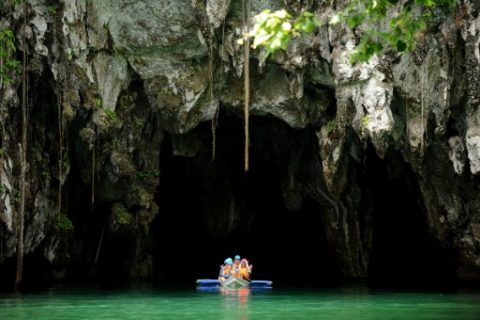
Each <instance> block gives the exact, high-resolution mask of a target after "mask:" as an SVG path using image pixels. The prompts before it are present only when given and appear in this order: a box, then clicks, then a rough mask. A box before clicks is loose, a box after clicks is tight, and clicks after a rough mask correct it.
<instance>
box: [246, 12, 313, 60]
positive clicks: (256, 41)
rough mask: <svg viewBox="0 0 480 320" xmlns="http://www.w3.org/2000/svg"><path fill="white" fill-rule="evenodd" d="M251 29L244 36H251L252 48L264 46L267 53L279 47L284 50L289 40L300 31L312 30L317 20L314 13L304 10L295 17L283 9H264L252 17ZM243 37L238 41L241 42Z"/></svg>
mask: <svg viewBox="0 0 480 320" xmlns="http://www.w3.org/2000/svg"><path fill="white" fill-rule="evenodd" d="M254 23H255V24H254V26H253V28H252V30H250V31H249V32H248V33H246V34H245V36H244V38H253V43H252V48H254V49H255V48H257V47H258V46H263V47H265V50H266V52H267V55H269V54H272V53H274V52H276V51H277V50H279V49H282V50H285V48H286V47H287V45H288V43H289V42H290V40H291V39H292V38H294V37H297V36H299V35H300V33H301V32H312V31H313V30H314V29H315V27H316V26H317V25H319V21H318V20H317V19H316V18H315V16H314V14H313V13H311V12H308V11H304V12H302V13H301V14H300V16H299V17H298V18H296V19H293V18H292V16H291V15H290V14H289V13H288V12H287V11H285V10H278V11H275V12H271V11H270V10H268V9H267V10H264V11H262V13H260V14H258V15H256V16H255V17H254ZM243 41H244V39H240V40H239V42H240V43H241V44H243Z"/></svg>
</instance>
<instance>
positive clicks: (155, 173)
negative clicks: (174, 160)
mask: <svg viewBox="0 0 480 320" xmlns="http://www.w3.org/2000/svg"><path fill="white" fill-rule="evenodd" d="M136 177H137V178H138V179H142V180H143V179H149V178H158V177H160V171H159V170H146V171H138V172H137V173H136Z"/></svg>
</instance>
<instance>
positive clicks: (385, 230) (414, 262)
mask: <svg viewBox="0 0 480 320" xmlns="http://www.w3.org/2000/svg"><path fill="white" fill-rule="evenodd" d="M365 179H366V180H367V181H366V185H364V190H365V191H366V192H368V193H369V194H370V195H371V200H372V202H373V203H372V204H371V207H372V209H373V216H372V230H373V244H372V251H371V257H370V268H369V280H370V283H371V284H372V285H373V286H376V287H396V288H397V287H404V288H418V289H423V288H428V289H443V288H448V287H452V286H454V285H455V283H456V274H455V266H454V263H453V261H454V259H453V257H452V254H451V253H449V252H448V250H447V249H446V248H444V247H442V246H441V244H440V243H439V241H438V240H437V239H436V238H435V237H434V236H433V235H432V234H431V233H430V231H429V227H428V222H427V216H426V209H425V207H424V200H423V198H422V193H421V190H420V187H419V185H418V180H417V177H416V176H415V174H414V172H413V170H412V168H411V167H410V165H409V164H408V163H406V162H405V161H404V159H403V158H402V156H401V154H400V153H399V152H394V151H390V152H387V154H386V155H385V157H384V159H381V158H379V157H378V155H377V154H376V152H375V150H374V148H373V146H371V145H369V147H368V148H367V153H366V172H365Z"/></svg>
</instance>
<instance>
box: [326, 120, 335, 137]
mask: <svg viewBox="0 0 480 320" xmlns="http://www.w3.org/2000/svg"><path fill="white" fill-rule="evenodd" d="M325 127H326V129H325V130H326V132H327V134H330V133H331V132H333V131H334V130H336V129H337V121H336V120H330V121H328V122H327V124H326V125H325Z"/></svg>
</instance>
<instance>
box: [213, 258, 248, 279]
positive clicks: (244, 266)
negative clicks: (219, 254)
mask: <svg viewBox="0 0 480 320" xmlns="http://www.w3.org/2000/svg"><path fill="white" fill-rule="evenodd" d="M251 273H252V265H250V264H248V260H247V259H240V256H239V255H236V256H235V257H234V258H233V260H232V258H227V259H225V261H224V262H223V265H222V266H220V274H219V275H218V280H220V281H225V280H227V279H228V278H230V277H236V278H240V279H244V280H247V281H250V274H251Z"/></svg>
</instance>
